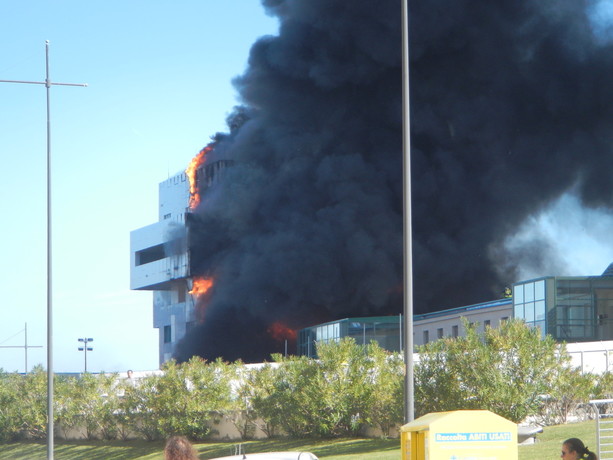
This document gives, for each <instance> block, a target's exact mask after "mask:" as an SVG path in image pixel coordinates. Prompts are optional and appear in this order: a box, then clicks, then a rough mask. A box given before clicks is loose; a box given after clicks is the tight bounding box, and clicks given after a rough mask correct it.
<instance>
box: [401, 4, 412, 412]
mask: <svg viewBox="0 0 613 460" xmlns="http://www.w3.org/2000/svg"><path fill="white" fill-rule="evenodd" d="M401 1H402V8H401V15H402V113H403V124H402V151H403V156H402V158H403V166H404V167H403V195H404V197H403V198H404V199H403V202H404V225H403V240H404V317H405V328H404V335H405V340H404V362H405V366H406V373H405V381H404V394H405V408H404V409H405V414H404V415H405V417H404V418H405V421H406V422H407V423H408V422H411V421H412V420H413V419H414V407H415V404H414V400H413V244H412V233H413V231H412V223H411V117H410V103H409V102H410V98H409V8H408V0H401Z"/></svg>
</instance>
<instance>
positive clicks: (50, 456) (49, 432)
mask: <svg viewBox="0 0 613 460" xmlns="http://www.w3.org/2000/svg"><path fill="white" fill-rule="evenodd" d="M0 83H26V84H31V85H45V88H46V92H47V459H48V460H53V444H54V439H53V432H54V424H53V302H52V299H53V297H52V295H53V291H52V280H53V278H52V268H53V264H52V257H51V256H52V252H51V246H52V240H51V236H52V235H51V224H52V221H51V102H50V93H51V91H50V90H51V86H56V85H59V86H87V84H85V83H55V82H53V83H52V82H51V79H50V78H49V40H47V41H46V42H45V81H23V80H0Z"/></svg>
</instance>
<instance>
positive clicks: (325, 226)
mask: <svg viewBox="0 0 613 460" xmlns="http://www.w3.org/2000/svg"><path fill="white" fill-rule="evenodd" d="M263 5H264V7H265V8H266V9H267V11H268V12H269V13H270V14H272V15H275V16H277V17H278V18H279V19H280V31H279V34H278V36H274V37H264V38H262V39H260V40H259V41H258V42H256V43H255V44H254V46H253V48H252V50H251V54H250V59H249V65H248V69H247V71H246V72H245V74H244V75H242V76H241V77H239V78H237V79H236V80H235V86H236V88H237V90H238V91H239V93H240V95H241V97H242V100H243V105H244V106H243V107H242V108H240V109H238V110H237V111H236V112H235V114H234V115H233V116H232V117H230V119H229V127H230V132H229V133H224V134H218V135H217V136H216V137H215V141H216V146H215V150H214V152H212V153H211V154H210V158H209V161H214V160H215V159H220V158H225V159H231V160H233V162H234V163H233V166H232V167H231V168H228V170H227V171H226V174H225V176H224V179H223V180H222V181H220V182H219V183H218V184H216V186H215V187H213V188H212V189H210V190H208V191H207V192H206V194H205V196H204V199H203V202H202V204H201V205H200V207H199V208H198V210H197V211H196V212H195V213H194V215H193V216H192V219H190V232H191V241H190V246H191V248H192V251H191V254H192V268H193V270H194V272H195V273H199V274H202V275H205V276H213V277H214V278H215V284H214V287H213V288H212V292H211V293H210V296H209V298H208V299H207V302H206V307H203V308H205V313H204V315H205V320H204V322H203V323H202V324H201V325H200V326H199V327H197V328H196V329H194V330H193V331H192V332H191V333H190V334H189V335H188V337H187V338H186V340H185V341H184V342H182V343H181V344H180V347H179V351H178V353H177V357H178V358H179V359H187V358H188V357H189V356H191V355H192V354H199V355H201V356H204V357H205V358H208V359H212V358H215V357H217V356H222V357H224V358H225V359H229V360H233V359H237V358H242V359H244V360H246V361H258V360H262V359H266V358H268V356H269V354H270V353H271V352H281V351H282V347H283V345H282V344H281V343H279V342H275V341H274V340H273V339H272V338H271V336H270V334H268V332H267V330H268V328H269V327H270V325H271V324H272V323H274V322H276V321H280V322H281V323H283V324H285V325H287V326H289V327H291V328H301V327H305V326H309V325H312V324H316V323H319V322H323V321H329V320H333V319H338V318H342V317H346V316H362V315H387V314H398V313H400V312H401V311H402V230H401V229H402V176H401V169H402V153H401V148H402V146H401V129H402V124H401V117H402V110H401V70H400V69H401V51H400V36H401V32H400V17H399V14H400V2H399V1H398V0H394V1H392V0H380V1H377V2H373V1H370V0H352V1H350V2H348V1H346V0H265V1H263ZM590 8H591V10H590ZM593 9H594V3H589V2H582V1H580V0H562V1H559V0H558V1H553V0H533V1H524V2H518V1H516V0H499V1H495V2H489V1H482V0H454V1H449V0H444V1H443V0H429V1H428V2H410V24H411V40H410V53H411V82H410V84H411V110H412V112H411V122H412V128H411V129H412V153H411V154H412V168H413V187H412V190H413V192H412V193H413V233H414V282H415V290H414V305H415V310H416V312H426V311H432V310H437V309H442V308H446V307H450V306H459V305H463V304H468V303H472V302H481V301H485V300H489V299H492V298H496V297H498V296H499V295H500V293H502V291H503V289H504V287H505V286H506V285H508V284H510V283H512V282H513V281H514V276H515V272H514V267H513V264H512V263H509V261H505V263H506V265H507V266H508V267H509V268H508V273H507V274H506V275H507V276H501V275H500V272H499V271H497V270H496V266H497V260H496V257H500V254H501V251H500V249H499V248H500V246H501V244H502V242H503V240H504V238H505V237H507V236H508V235H510V234H512V233H513V232H514V231H516V229H517V228H518V226H519V225H520V223H521V222H522V221H523V220H524V219H525V218H526V217H528V216H530V215H532V214H533V213H535V212H538V211H539V210H541V209H543V208H544V207H545V206H546V205H547V204H549V203H551V201H552V200H555V199H556V198H557V197H559V196H560V195H561V194H562V193H563V192H565V191H566V190H568V189H570V188H571V187H575V189H576V190H577V191H578V192H577V193H578V194H579V196H580V197H581V199H582V200H583V202H584V204H585V205H587V206H604V207H610V206H611V205H612V204H613V188H612V187H611V184H610V182H611V181H610V177H611V166H612V165H613V155H612V154H611V153H612V152H611V146H612V145H613V144H612V140H613V139H612V136H611V132H612V131H611V122H612V120H613V113H612V111H613V94H612V92H613V85H611V84H610V80H611V77H612V76H613V52H612V51H613V49H612V47H611V45H610V44H609V42H608V41H607V40H606V37H605V36H604V35H603V32H602V30H605V31H606V30H607V29H606V28H604V29H602V27H601V28H600V29H599V30H601V32H600V33H599V34H598V35H595V30H596V29H595V28H594V23H591V22H590V17H589V16H588V13H589V11H592V12H593ZM596 32H598V31H597V30H596ZM546 249H547V248H546ZM535 251H536V252H538V248H536V249H535ZM494 256H496V257H494ZM535 256H536V253H535ZM536 257H538V256H536ZM539 260H540V259H539ZM543 264H545V262H543Z"/></svg>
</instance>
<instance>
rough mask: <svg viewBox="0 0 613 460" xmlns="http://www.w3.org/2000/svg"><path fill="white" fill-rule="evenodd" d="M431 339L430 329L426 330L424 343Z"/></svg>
mask: <svg viewBox="0 0 613 460" xmlns="http://www.w3.org/2000/svg"><path fill="white" fill-rule="evenodd" d="M429 341H430V334H429V331H424V345H425V344H427V343H428V342H429Z"/></svg>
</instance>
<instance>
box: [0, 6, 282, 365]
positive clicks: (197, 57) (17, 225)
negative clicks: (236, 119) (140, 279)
mask: <svg viewBox="0 0 613 460" xmlns="http://www.w3.org/2000/svg"><path fill="white" fill-rule="evenodd" d="M277 26H278V24H277V20H276V19H275V18H270V17H268V16H266V15H265V13H264V10H263V8H262V6H261V5H260V3H259V1H258V0H234V1H228V0H182V1H179V2H170V1H151V0H149V1H140V0H139V1H135V0H131V1H129V2H123V1H116V0H111V1H109V0H105V1H89V2H82V1H81V2H76V1H72V0H66V1H49V0H44V1H43V0H35V1H28V2H5V3H3V5H2V7H0V43H1V45H0V79H3V80H30V81H32V80H36V81H43V80H44V78H45V41H46V40H49V42H50V63H51V65H50V76H51V80H52V81H54V82H67V83H87V84H88V85H89V86H88V87H87V88H79V87H61V86H56V87H54V88H53V89H52V90H51V123H52V140H51V147H52V160H53V163H52V200H53V203H52V216H53V272H52V273H53V309H54V370H55V371H56V372H79V371H82V370H83V366H84V356H83V352H79V351H77V347H78V345H79V344H78V338H79V337H93V338H94V342H93V343H92V346H93V348H94V351H92V352H90V353H88V356H87V360H88V370H89V371H92V372H97V371H118V372H122V371H125V370H126V369H128V368H131V369H134V370H145V369H155V368H157V366H158V361H157V356H158V355H157V330H155V329H154V328H153V326H152V307H151V302H152V296H151V293H150V292H134V291H130V290H129V235H130V231H131V230H134V229H137V228H139V227H142V226H145V225H148V224H151V223H153V222H155V221H156V220H157V207H158V196H157V190H158V189H157V187H158V183H159V182H161V181H163V180H165V179H166V178H167V177H169V176H170V175H173V174H175V173H176V172H178V171H181V170H183V169H184V168H185V167H186V166H187V164H188V163H189V161H190V160H191V158H192V157H193V156H194V155H195V154H196V153H197V152H198V151H199V150H200V148H202V147H203V146H204V145H205V144H207V142H208V141H209V136H211V135H212V134H214V133H215V132H217V131H225V117H226V116H227V114H228V113H229V112H230V111H231V109H232V107H233V106H234V105H236V104H237V103H238V101H237V94H236V92H235V91H234V89H233V87H232V84H231V80H232V78H233V77H235V76H237V75H239V74H241V73H242V72H243V70H244V69H245V66H246V63H247V58H248V53H249V49H250V46H251V44H252V43H253V42H254V41H255V40H256V39H257V38H258V37H260V36H263V35H267V34H275V33H276V31H277ZM0 101H1V103H0V156H1V158H2V164H3V168H2V169H3V179H2V181H0V194H1V197H2V200H1V201H0V206H1V212H0V216H1V219H2V221H1V225H2V227H1V228H2V240H3V243H4V244H3V245H2V263H1V264H0V266H1V268H0V283H1V289H2V293H3V296H2V298H3V302H2V307H1V308H0V346H4V347H6V346H15V345H23V344H24V339H25V336H24V332H23V331H24V325H25V324H26V323H27V327H28V344H29V345H42V346H43V348H40V349H30V350H29V352H28V367H30V368H31V367H32V366H33V365H35V364H43V365H45V366H46V348H44V346H45V345H46V340H47V339H46V279H47V273H46V214H45V213H46V182H45V181H46V163H45V159H46V118H45V116H46V112H45V88H44V86H42V85H41V86H35V85H16V84H8V83H0ZM24 364H25V356H24V352H23V350H22V349H18V348H15V349H13V348H0V368H2V369H4V370H6V371H20V372H23V370H24Z"/></svg>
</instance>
